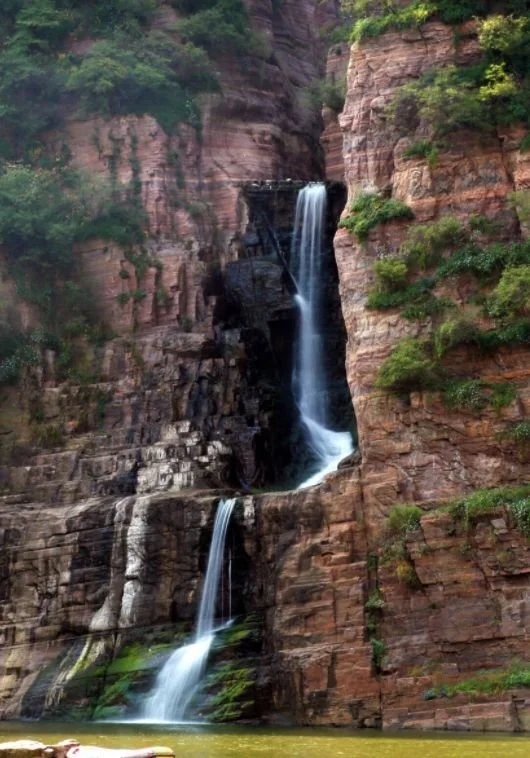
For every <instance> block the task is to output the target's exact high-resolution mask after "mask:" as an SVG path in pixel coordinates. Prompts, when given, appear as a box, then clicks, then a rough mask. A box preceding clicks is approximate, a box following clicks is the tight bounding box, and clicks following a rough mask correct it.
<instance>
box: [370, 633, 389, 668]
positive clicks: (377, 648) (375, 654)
mask: <svg viewBox="0 0 530 758" xmlns="http://www.w3.org/2000/svg"><path fill="white" fill-rule="evenodd" d="M370 645H371V646H372V663H373V666H374V669H375V671H376V673H378V674H380V673H381V671H382V668H383V663H384V660H385V657H386V653H387V649H386V645H385V643H384V642H383V640H379V639H377V637H372V638H371V640H370Z"/></svg>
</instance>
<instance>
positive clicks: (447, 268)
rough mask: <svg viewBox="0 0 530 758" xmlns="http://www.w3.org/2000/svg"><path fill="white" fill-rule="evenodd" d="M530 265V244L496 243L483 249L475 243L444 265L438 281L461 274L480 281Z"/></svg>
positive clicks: (454, 254)
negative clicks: (471, 276)
mask: <svg viewBox="0 0 530 758" xmlns="http://www.w3.org/2000/svg"><path fill="white" fill-rule="evenodd" d="M524 263H530V242H528V241H523V242H512V243H502V242H495V243H493V244H492V245H488V246H487V247H481V246H479V245H478V244H476V243H474V242H470V243H467V244H465V245H463V246H462V247H461V248H459V249H458V250H457V251H456V252H455V253H453V255H452V256H451V257H450V258H449V259H448V260H446V261H444V262H443V263H442V265H441V266H440V267H439V269H438V271H437V277H438V279H446V278H448V277H450V276H457V275H459V274H468V273H469V274H473V275H474V276H476V277H477V278H478V279H480V280H488V279H491V278H492V277H494V276H498V275H499V274H500V272H501V271H502V270H503V269H505V268H507V267H510V266H519V265H522V264H524Z"/></svg>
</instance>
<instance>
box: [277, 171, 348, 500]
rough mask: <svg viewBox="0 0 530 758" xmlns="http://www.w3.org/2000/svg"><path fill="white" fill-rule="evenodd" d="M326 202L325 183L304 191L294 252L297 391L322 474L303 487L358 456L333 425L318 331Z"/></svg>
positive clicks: (298, 202)
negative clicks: (297, 311) (329, 420)
mask: <svg viewBox="0 0 530 758" xmlns="http://www.w3.org/2000/svg"><path fill="white" fill-rule="evenodd" d="M326 202H327V193H326V188H325V186H324V185H323V184H310V185H308V186H307V187H304V189H303V190H302V191H301V192H300V194H299V195H298V201H297V204H296V218H295V225H294V235H293V245H292V251H291V259H292V261H293V264H294V265H293V275H294V278H295V280H296V283H297V285H298V293H299V294H298V295H296V297H295V299H296V302H297V304H298V307H299V309H300V332H299V344H298V349H297V354H296V358H295V367H294V373H293V387H294V393H295V399H296V402H297V405H298V408H299V410H300V417H301V420H302V423H303V425H304V430H305V433H306V439H307V442H308V445H309V447H310V448H311V450H312V452H313V455H314V458H315V461H316V462H315V469H316V470H315V471H314V473H313V474H312V475H311V476H310V477H309V478H308V479H307V480H306V481H304V482H302V484H300V485H299V487H298V489H301V488H302V487H311V486H312V485H314V484H319V483H320V482H321V481H322V480H323V478H324V477H325V476H326V474H329V473H330V472H332V471H336V469H337V466H338V465H339V463H340V461H341V460H342V459H343V458H346V457H347V456H348V455H350V454H351V453H352V452H353V443H352V437H351V434H350V433H349V432H334V431H332V430H331V429H329V428H328V426H327V407H328V400H327V393H326V377H325V374H324V366H323V352H322V339H321V335H320V334H319V331H318V329H319V316H320V299H321V292H322V265H321V264H322V255H323V240H324V224H325V220H326Z"/></svg>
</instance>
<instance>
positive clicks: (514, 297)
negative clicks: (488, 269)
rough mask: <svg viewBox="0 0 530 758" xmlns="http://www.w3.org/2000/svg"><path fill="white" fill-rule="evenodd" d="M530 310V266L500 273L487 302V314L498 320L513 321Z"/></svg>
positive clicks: (514, 267) (525, 265)
mask: <svg viewBox="0 0 530 758" xmlns="http://www.w3.org/2000/svg"><path fill="white" fill-rule="evenodd" d="M529 309H530V265H528V264H524V265H522V266H513V267H510V268H507V269H505V270H504V271H503V272H502V275H501V278H500V280H499V283H498V284H497V287H496V288H495V290H494V291H493V294H492V296H491V298H490V299H489V301H488V311H489V313H490V314H491V315H492V316H494V317H496V318H500V319H513V318H514V317H515V316H518V315H524V314H527V313H528V311H529Z"/></svg>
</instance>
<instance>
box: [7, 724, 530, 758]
mask: <svg viewBox="0 0 530 758" xmlns="http://www.w3.org/2000/svg"><path fill="white" fill-rule="evenodd" d="M23 737H25V738H31V739H36V740H40V741H42V742H49V743H52V742H56V741H58V740H61V739H65V738H67V737H75V738H77V739H79V740H80V741H81V742H82V743H83V744H86V745H98V746H100V747H122V748H131V747H147V746H148V745H165V746H166V747H170V748H172V749H173V750H174V752H175V754H176V755H177V757H178V756H186V758H234V756H238V757H239V758H269V757H270V758H335V756H337V757H338V756H352V758H413V757H414V758H500V756H507V755H509V756H510V758H523V756H524V758H528V756H529V755H530V737H520V736H515V735H507V736H505V735H499V736H497V735H494V736H490V735H488V736H483V735H472V736H470V735H464V736H461V735H454V736H453V735H447V734H428V735H426V734H415V735H410V734H399V735H389V734H380V733H378V732H365V731H362V732H351V731H345V730H340V729H336V730H333V729H304V730H292V729H264V728H259V729H257V728H250V727H249V728H219V727H215V728H213V727H211V728H210V727H207V726H202V725H201V726H192V725H190V726H186V727H171V728H170V727H167V728H164V727H160V726H156V727H155V726H143V725H123V724H94V725H91V726H89V725H86V724H74V723H68V724H43V723H40V722H33V723H5V724H2V723H1V722H0V742H4V741H7V740H13V739H21V738H23Z"/></svg>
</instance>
